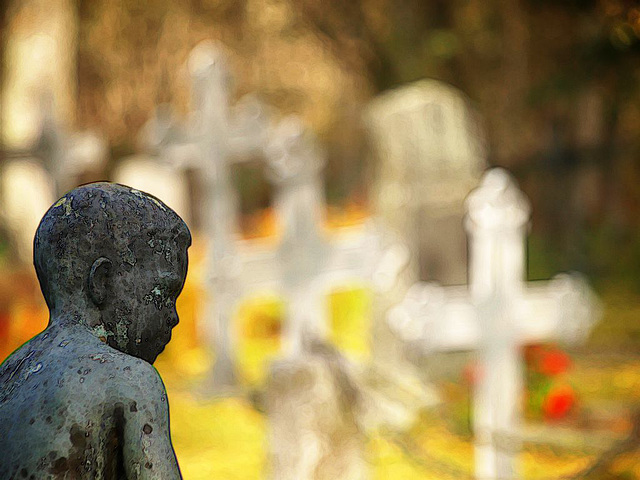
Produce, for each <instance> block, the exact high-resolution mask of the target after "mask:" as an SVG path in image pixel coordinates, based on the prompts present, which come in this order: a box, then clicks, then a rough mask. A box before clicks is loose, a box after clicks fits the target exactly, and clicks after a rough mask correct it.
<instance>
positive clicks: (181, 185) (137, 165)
mask: <svg viewBox="0 0 640 480" xmlns="http://www.w3.org/2000/svg"><path fill="white" fill-rule="evenodd" d="M113 181H114V182H117V183H121V184H123V185H128V186H130V187H133V188H136V189H138V190H142V191H143V192H147V193H150V194H151V195H153V196H155V197H158V198H159V199H160V200H162V201H163V202H164V203H165V204H167V205H168V206H169V207H171V209H172V210H174V211H175V212H176V213H177V214H178V215H180V216H181V217H182V218H183V219H184V220H185V221H186V222H187V223H189V219H190V215H189V187H188V184H187V179H186V178H185V172H184V171H181V170H178V169H177V168H174V167H172V166H171V165H169V164H167V163H165V162H160V161H158V159H157V158H155V157H151V156H146V155H134V156H131V157H128V158H126V159H124V160H122V161H121V162H120V163H119V164H118V166H117V167H116V169H115V171H114V173H113Z"/></svg>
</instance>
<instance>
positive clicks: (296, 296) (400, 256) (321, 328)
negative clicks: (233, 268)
mask: <svg viewBox="0 0 640 480" xmlns="http://www.w3.org/2000/svg"><path fill="white" fill-rule="evenodd" d="M267 154H268V156H269V160H270V162H269V166H270V173H271V177H272V179H273V181H274V182H275V184H276V198H275V209H276V214H277V217H278V220H279V222H280V225H281V227H282V228H283V236H282V238H281V241H280V243H279V245H278V246H277V247H276V248H275V249H267V248H264V247H263V248H262V250H261V251H256V247H255V245H251V244H250V242H245V243H244V244H243V247H244V248H242V254H241V255H240V257H239V262H240V264H239V269H240V275H239V279H240V281H239V287H240V288H239V289H238V290H236V292H237V295H236V297H235V299H236V301H239V300H240V299H241V298H246V297H247V296H248V295H250V294H251V293H255V292H256V291H258V290H264V289H269V290H275V291H277V292H279V293H281V294H282V295H283V296H284V297H285V298H286V300H287V301H288V312H287V315H286V320H287V321H286V324H285V345H286V349H287V350H288V351H290V352H292V353H296V352H299V351H300V348H301V344H302V337H303V335H304V334H305V333H311V334H314V335H319V336H320V337H323V336H326V334H327V330H328V328H327V324H326V322H327V309H326V303H327V295H328V294H329V292H330V290H331V289H332V288H335V287H336V286H337V285H340V284H345V283H348V282H351V283H353V282H358V283H364V284H367V285H373V286H374V288H376V289H377V290H378V291H385V290H388V289H390V288H391V287H392V286H393V282H394V281H395V278H396V277H397V275H398V273H399V272H400V270H401V269H402V268H403V267H404V266H405V265H406V262H407V260H408V252H407V251H406V249H405V248H404V247H402V246H401V245H399V244H397V243H393V244H392V243H391V242H389V243H384V240H383V236H382V235H381V234H380V232H378V231H377V229H376V227H375V226H374V225H373V224H372V223H369V224H366V225H365V226H364V227H354V228H343V229H341V231H340V232H339V233H334V234H332V235H331V236H329V235H327V232H326V231H323V223H324V220H323V215H324V210H325V199H324V193H323V185H322V176H321V171H322V167H323V166H324V158H323V155H322V153H321V152H320V150H319V148H318V146H317V144H316V142H315V140H314V139H313V138H312V137H311V134H310V132H308V131H305V129H304V127H303V125H302V123H301V122H300V121H299V120H298V119H297V118H295V117H289V118H286V119H285V120H283V121H282V122H281V123H280V124H279V125H278V127H277V128H276V129H275V131H274V133H273V135H272V136H271V141H270V144H269V147H268V149H267ZM251 243H253V242H251Z"/></svg>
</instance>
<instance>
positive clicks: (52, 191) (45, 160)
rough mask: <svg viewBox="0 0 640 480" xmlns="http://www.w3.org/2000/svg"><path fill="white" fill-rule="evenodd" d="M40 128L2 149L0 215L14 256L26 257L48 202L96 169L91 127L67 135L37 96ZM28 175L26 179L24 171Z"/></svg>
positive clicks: (97, 145) (101, 148) (102, 150)
mask: <svg viewBox="0 0 640 480" xmlns="http://www.w3.org/2000/svg"><path fill="white" fill-rule="evenodd" d="M41 105H42V110H41V111H42V118H41V124H40V134H39V136H38V138H37V139H36V141H35V142H33V143H32V144H31V145H27V146H23V147H21V148H14V149H12V150H5V151H4V152H3V153H4V155H5V157H6V159H7V160H6V162H5V164H4V165H3V166H2V169H1V171H0V176H1V177H2V181H1V187H2V188H1V190H0V202H1V203H0V205H1V206H2V208H1V211H2V215H1V216H2V221H4V222H6V224H7V226H8V229H9V230H10V231H12V232H13V235H14V239H15V243H16V248H17V252H16V253H17V254H18V257H19V258H20V259H21V260H23V261H25V262H26V263H31V252H32V238H31V237H32V235H33V231H34V229H35V226H37V224H38V222H39V220H40V218H42V215H44V213H45V211H46V210H47V208H48V206H49V205H50V204H51V203H53V202H54V200H56V199H57V198H59V197H60V196H61V195H62V194H63V193H64V192H65V191H66V190H68V189H70V188H72V187H74V186H76V185H77V184H78V182H79V181H81V180H82V179H81V175H82V174H83V173H87V172H94V173H95V172H99V171H100V170H101V168H102V165H103V162H104V160H105V159H106V145H105V143H104V141H103V140H102V139H100V137H99V136H98V135H96V134H95V133H93V132H79V133H74V134H71V135H67V134H66V133H65V132H64V131H63V129H62V127H61V126H60V125H59V123H58V122H56V121H55V119H54V115H53V99H52V97H51V96H50V95H46V94H45V95H43V96H42V101H41ZM30 175H32V176H33V179H32V180H31V181H30V180H29V176H30Z"/></svg>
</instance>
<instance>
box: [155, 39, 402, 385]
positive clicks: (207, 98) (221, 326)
mask: <svg viewBox="0 0 640 480" xmlns="http://www.w3.org/2000/svg"><path fill="white" fill-rule="evenodd" d="M189 65H190V71H191V75H192V88H193V101H194V112H193V116H192V118H191V121H190V122H189V125H188V127H187V128H186V129H183V130H182V132H181V131H180V128H176V127H173V126H171V123H170V122H167V121H166V120H163V119H159V120H155V124H156V125H157V126H158V128H152V127H150V128H148V129H147V135H148V136H149V138H153V139H155V140H154V141H155V144H156V145H157V147H156V148H157V149H158V150H160V151H161V152H163V153H164V155H165V156H167V157H169V158H170V159H172V161H173V162H174V163H177V164H180V165H182V166H190V167H191V168H195V169H197V170H198V171H199V172H200V173H201V175H200V176H201V179H202V182H203V191H204V192H205V196H204V201H203V203H204V205H206V206H207V208H206V209H205V211H206V213H207V216H206V218H205V221H204V231H205V234H206V235H207V237H208V238H209V240H210V242H211V248H210V253H209V259H208V264H207V270H208V271H209V272H210V273H209V280H208V283H209V289H210V294H211V298H212V300H213V305H212V306H211V308H210V309H208V311H210V312H211V316H210V317H209V318H208V319H205V325H204V328H205V329H206V330H208V334H207V335H206V336H207V337H208V342H210V344H215V356H216V363H215V366H214V372H213V383H214V388H215V389H220V388H224V387H226V386H234V385H235V383H236V380H235V376H236V367H235V360H234V337H235V336H236V333H237V332H233V331H232V330H233V329H232V326H231V319H232V317H233V314H234V312H235V309H236V308H237V306H238V303H239V302H240V300H242V299H245V298H248V297H249V296H250V295H252V294H255V293H257V292H261V291H262V292H264V291H269V292H275V293H279V294H282V295H283V296H284V297H285V300H286V301H287V302H288V307H287V315H286V318H287V321H286V325H285V343H286V344H287V348H288V349H290V350H291V351H297V350H298V349H299V345H300V331H301V329H302V328H303V326H305V325H306V326H308V327H309V328H310V330H311V331H313V332H316V333H319V334H320V335H321V336H324V335H325V334H326V305H325V303H326V295H327V293H328V290H329V284H331V285H337V284H338V283H340V282H341V283H344V282H345V281H347V282H348V281H350V280H353V279H354V278H355V279H360V280H363V279H366V280H364V281H365V282H368V281H370V279H371V278H375V279H377V280H376V281H378V282H379V283H380V285H385V282H386V283H393V281H394V278H395V276H396V275H397V270H400V269H401V268H402V265H403V264H404V263H403V262H405V261H406V255H405V252H404V250H403V248H402V247H399V246H395V247H393V248H386V247H383V246H382V240H381V238H380V237H379V236H378V233H377V232H375V231H374V230H375V228H373V227H372V226H370V227H367V228H365V231H364V232H362V231H359V232H358V233H354V232H353V231H350V232H344V235H342V237H343V239H342V240H336V241H335V242H334V241H329V240H328V239H326V238H325V237H324V234H323V233H322V232H321V230H322V212H323V211H324V208H325V203H324V194H323V188H322V177H321V175H320V171H321V167H322V166H323V158H322V156H321V155H320V154H319V152H318V149H317V145H315V144H314V142H312V141H308V140H307V139H308V138H309V136H308V134H306V133H305V132H304V129H303V128H302V126H301V124H300V123H299V121H297V120H292V119H288V120H285V121H283V122H281V123H280V124H279V126H278V127H276V128H274V127H272V126H271V125H270V123H269V121H268V118H267V115H266V109H265V108H264V107H263V106H262V105H260V103H259V102H257V101H256V100H255V98H253V97H244V98H243V99H242V100H241V101H239V102H238V104H236V105H235V106H234V107H233V108H231V107H229V92H228V77H229V74H228V73H227V70H226V63H225V60H224V56H223V55H222V53H221V52H220V50H219V49H216V48H215V47H214V46H213V45H211V44H210V43H204V44H201V45H199V46H198V47H197V48H196V49H195V50H194V52H193V53H192V55H191V57H190V60H189ZM251 154H259V155H260V156H262V157H264V158H267V159H268V162H269V165H270V170H271V172H272V174H273V175H272V179H273V181H274V182H275V183H276V189H277V191H276V200H275V208H276V211H277V215H278V219H279V221H280V223H281V226H282V230H283V237H282V239H281V242H280V244H279V246H278V247H277V248H275V249H273V248H270V247H266V246H264V245H259V244H257V243H256V242H247V241H240V240H239V236H238V235H237V227H238V207H237V201H236V194H235V192H234V189H233V188H232V185H231V180H230V176H229V168H230V165H231V164H232V162H234V161H238V160H242V159H243V158H247V157H248V156H250V155H251ZM336 244H340V245H339V246H336ZM379 262H380V263H379ZM377 266H381V268H379V269H376V267H377ZM372 276H373V277H372Z"/></svg>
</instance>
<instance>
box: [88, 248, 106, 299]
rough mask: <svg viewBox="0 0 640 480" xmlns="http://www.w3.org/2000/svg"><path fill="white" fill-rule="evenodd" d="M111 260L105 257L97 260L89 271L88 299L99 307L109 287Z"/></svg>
mask: <svg viewBox="0 0 640 480" xmlns="http://www.w3.org/2000/svg"><path fill="white" fill-rule="evenodd" d="M110 279H111V260H109V259H108V258H105V257H100V258H98V259H97V260H96V261H95V262H93V265H91V270H90V271H89V297H90V298H91V301H92V302H93V303H94V304H95V305H96V306H98V307H99V306H100V305H102V304H103V303H104V300H105V298H107V291H108V290H109V287H110V284H109V283H110Z"/></svg>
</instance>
